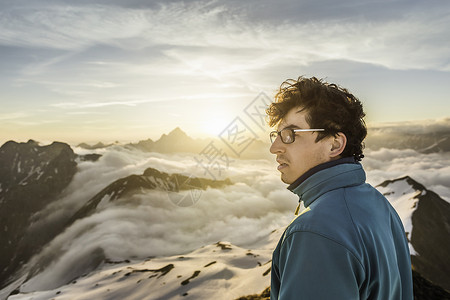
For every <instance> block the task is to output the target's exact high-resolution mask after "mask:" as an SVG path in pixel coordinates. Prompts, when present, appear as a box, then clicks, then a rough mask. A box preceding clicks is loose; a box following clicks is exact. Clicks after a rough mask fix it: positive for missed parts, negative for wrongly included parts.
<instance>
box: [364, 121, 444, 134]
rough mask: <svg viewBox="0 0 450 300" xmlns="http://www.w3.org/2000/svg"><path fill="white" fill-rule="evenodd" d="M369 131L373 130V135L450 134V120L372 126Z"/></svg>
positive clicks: (387, 123) (389, 123)
mask: <svg viewBox="0 0 450 300" xmlns="http://www.w3.org/2000/svg"><path fill="white" fill-rule="evenodd" d="M369 130H372V131H373V134H383V133H393V132H396V133H404V134H416V135H417V134H430V133H449V132H450V118H441V119H435V120H422V121H407V122H386V123H381V124H370V125H369Z"/></svg>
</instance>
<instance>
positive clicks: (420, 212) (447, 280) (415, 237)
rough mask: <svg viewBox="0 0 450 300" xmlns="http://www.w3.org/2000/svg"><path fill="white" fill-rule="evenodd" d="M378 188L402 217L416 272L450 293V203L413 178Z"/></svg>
mask: <svg viewBox="0 0 450 300" xmlns="http://www.w3.org/2000/svg"><path fill="white" fill-rule="evenodd" d="M378 189H379V190H380V191H381V192H383V193H384V195H385V196H386V197H387V198H388V199H389V201H390V202H391V203H392V204H393V206H394V207H395V208H396V210H397V211H398V212H399V215H400V217H401V218H402V221H403V224H404V225H405V230H406V232H407V235H408V239H409V242H410V250H411V262H412V266H413V269H414V270H415V271H416V272H417V273H419V274H420V275H421V276H422V277H423V278H425V279H426V280H428V281H430V282H432V283H434V284H435V285H438V286H441V287H443V288H444V289H446V290H447V291H450V256H449V255H448V253H450V204H449V203H448V202H447V201H445V200H443V199H442V198H441V197H439V195H437V194H436V193H434V192H433V191H430V190H427V189H426V188H425V187H424V186H423V185H422V184H420V183H418V182H417V181H415V180H414V179H412V178H411V177H409V176H406V177H402V178H398V179H396V180H388V181H385V182H383V183H382V184H380V185H379V186H378Z"/></svg>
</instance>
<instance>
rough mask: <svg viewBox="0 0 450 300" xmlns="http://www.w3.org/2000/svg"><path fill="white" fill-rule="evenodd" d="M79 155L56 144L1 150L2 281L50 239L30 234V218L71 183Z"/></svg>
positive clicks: (12, 144) (31, 143)
mask: <svg viewBox="0 0 450 300" xmlns="http://www.w3.org/2000/svg"><path fill="white" fill-rule="evenodd" d="M75 158H76V155H75V154H74V153H73V151H72V149H71V148H70V146H69V145H67V144H64V143H59V142H54V143H52V144H51V145H47V146H39V145H38V143H37V142H35V141H33V140H29V141H28V142H27V143H16V142H14V141H9V142H6V143H5V144H4V145H3V146H2V147H1V148H0V237H1V241H0V282H1V285H2V286H3V285H5V284H7V283H8V277H9V276H10V275H11V274H12V273H13V272H14V271H15V270H17V269H18V268H19V267H20V266H21V265H22V264H23V263H25V262H26V261H27V260H28V258H30V257H31V256H32V255H33V254H34V253H36V252H37V251H39V250H40V248H41V247H42V246H43V245H44V243H46V242H47V241H48V240H49V239H50V238H51V237H49V236H48V235H47V234H46V233H45V232H41V233H38V234H36V233H35V234H33V235H31V234H29V233H28V229H29V226H30V224H29V223H30V218H31V217H32V215H33V214H35V213H36V212H38V211H40V210H41V209H43V208H44V207H45V206H47V205H48V204H50V203H51V202H52V201H55V200H56V199H57V196H58V195H59V194H60V193H61V192H62V191H63V190H64V188H65V187H66V186H67V185H68V184H69V183H70V181H71V180H72V178H73V176H74V174H75V172H76V162H75Z"/></svg>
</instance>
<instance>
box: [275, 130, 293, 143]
mask: <svg viewBox="0 0 450 300" xmlns="http://www.w3.org/2000/svg"><path fill="white" fill-rule="evenodd" d="M278 134H279V135H280V136H281V141H282V142H283V143H285V144H290V143H292V142H293V141H294V132H293V131H292V130H291V129H288V128H285V129H283V130H281V131H280V132H279V133H278V131H272V132H271V133H270V141H271V142H272V143H273V142H275V139H276V138H277V137H278Z"/></svg>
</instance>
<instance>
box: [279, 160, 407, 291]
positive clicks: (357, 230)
mask: <svg viewBox="0 0 450 300" xmlns="http://www.w3.org/2000/svg"><path fill="white" fill-rule="evenodd" d="M328 165H330V164H328ZM331 165H332V166H331V167H326V166H327V165H322V166H319V167H318V168H317V167H316V171H314V170H312V172H310V173H312V175H308V177H307V178H303V179H302V180H301V182H300V183H297V184H293V185H296V186H294V187H292V185H291V187H290V188H291V190H292V191H293V192H294V193H295V194H297V195H298V196H299V197H300V201H303V202H304V206H305V209H304V210H303V211H302V212H301V213H300V214H299V216H298V217H297V218H296V219H294V220H293V221H292V223H291V224H290V225H289V226H288V227H287V229H286V230H285V232H284V234H283V235H282V237H281V239H280V241H279V243H278V245H277V247H276V249H275V251H274V253H273V257H272V273H271V294H270V299H271V300H275V299H279V300H293V299H296V300H297V299H298V300H303V299H305V300H309V299H313V300H316V299H318V300H321V299H333V300H339V299H342V300H351V299H374V300H375V299H376V300H394V299H395V300H397V299H408V300H412V299H413V287H412V275H411V261H410V254H409V247H408V241H407V239H406V234H405V231H404V228H403V225H402V222H401V220H400V218H399V217H398V215H397V213H396V212H395V210H394V208H393V207H392V206H391V205H390V204H389V202H388V201H387V199H386V198H385V197H384V196H383V195H381V194H380V193H379V192H378V191H377V190H376V189H375V188H373V187H372V186H370V185H369V184H366V183H365V180H366V175H365V172H364V170H363V168H362V166H361V164H359V163H357V162H355V161H354V160H352V161H351V162H350V160H349V159H343V160H341V161H337V162H334V163H332V164H331ZM324 166H325V167H324ZM317 170H318V171H317Z"/></svg>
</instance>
